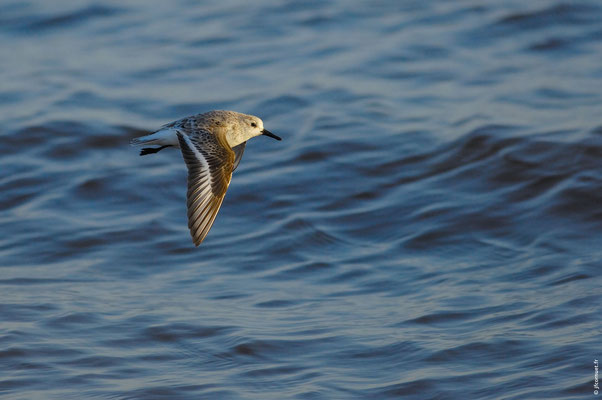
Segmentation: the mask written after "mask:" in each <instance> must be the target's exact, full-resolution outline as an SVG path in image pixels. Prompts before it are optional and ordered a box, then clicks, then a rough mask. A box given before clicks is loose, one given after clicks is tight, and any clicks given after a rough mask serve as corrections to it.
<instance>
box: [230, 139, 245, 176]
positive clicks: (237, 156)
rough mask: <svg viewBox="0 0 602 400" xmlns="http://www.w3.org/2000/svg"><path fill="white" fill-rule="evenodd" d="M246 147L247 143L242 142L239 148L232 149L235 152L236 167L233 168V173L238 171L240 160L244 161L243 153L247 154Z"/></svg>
mask: <svg viewBox="0 0 602 400" xmlns="http://www.w3.org/2000/svg"><path fill="white" fill-rule="evenodd" d="M246 145H247V142H242V143H241V144H239V145H238V146H234V147H232V151H233V152H234V167H233V168H232V171H236V167H238V164H240V160H241V159H242V153H244V152H245V146H246Z"/></svg>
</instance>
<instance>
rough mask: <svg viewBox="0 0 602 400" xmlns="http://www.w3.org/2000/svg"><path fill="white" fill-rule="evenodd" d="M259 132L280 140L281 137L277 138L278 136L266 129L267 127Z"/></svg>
mask: <svg viewBox="0 0 602 400" xmlns="http://www.w3.org/2000/svg"><path fill="white" fill-rule="evenodd" d="M261 134H262V135H266V136H269V137H271V138H274V139H276V140H282V139H281V138H279V137H278V136H276V135H274V134H273V133H272V132H270V131H268V130H267V129H264V130H262V131H261Z"/></svg>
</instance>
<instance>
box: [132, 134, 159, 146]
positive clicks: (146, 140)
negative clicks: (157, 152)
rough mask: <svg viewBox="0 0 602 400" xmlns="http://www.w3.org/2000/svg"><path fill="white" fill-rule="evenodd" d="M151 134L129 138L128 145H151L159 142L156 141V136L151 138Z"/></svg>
mask: <svg viewBox="0 0 602 400" xmlns="http://www.w3.org/2000/svg"><path fill="white" fill-rule="evenodd" d="M152 136H153V135H147V136H140V137H137V138H133V139H132V140H130V146H140V145H143V144H145V145H153V144H160V143H158V140H157V138H153V137H152Z"/></svg>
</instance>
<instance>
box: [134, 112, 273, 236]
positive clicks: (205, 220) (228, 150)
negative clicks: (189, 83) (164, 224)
mask: <svg viewBox="0 0 602 400" xmlns="http://www.w3.org/2000/svg"><path fill="white" fill-rule="evenodd" d="M259 135H265V136H269V137H271V138H274V139H276V140H282V139H281V138H279V137H278V136H276V135H274V134H273V133H272V132H270V131H268V130H267V129H265V128H264V127H263V121H262V120H261V119H260V118H258V117H255V116H253V115H246V114H241V113H238V112H235V111H209V112H207V113H204V114H197V115H194V116H191V117H187V118H182V119H180V120H177V121H174V122H170V123H169V124H166V125H163V126H162V127H161V129H159V130H158V131H156V132H154V133H152V134H150V135H146V136H141V137H138V138H135V139H132V140H131V142H130V144H132V145H157V146H159V147H145V148H143V149H142V150H141V151H140V155H141V156H145V155H148V154H153V153H157V152H159V151H161V150H163V149H165V148H167V147H172V146H173V147H176V148H179V149H180V150H181V151H182V156H183V157H184V162H185V163H186V166H187V167H188V193H187V196H186V197H187V207H188V228H189V229H190V235H191V236H192V241H193V243H194V244H195V246H198V245H200V244H201V243H202V242H203V240H204V239H205V237H206V236H207V234H208V233H209V229H211V226H212V225H213V221H214V220H215V217H216V216H217V212H218V211H219V208H220V206H221V205H222V202H223V200H224V196H225V195H226V191H227V190H228V186H229V185H230V180H231V179H232V172H234V170H235V169H236V167H238V164H239V163H240V159H241V158H242V154H243V152H244V151H245V145H246V144H247V140H249V139H251V138H253V137H255V136H259Z"/></svg>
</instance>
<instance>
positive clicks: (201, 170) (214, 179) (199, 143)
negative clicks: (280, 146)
mask: <svg viewBox="0 0 602 400" xmlns="http://www.w3.org/2000/svg"><path fill="white" fill-rule="evenodd" d="M176 133H177V135H178V141H179V142H180V149H181V150H182V156H183V157H184V161H185V162H186V166H187V167H188V194H187V206H188V228H190V235H191V236H192V241H193V242H194V244H195V246H198V245H199V244H201V242H202V241H203V239H205V236H207V233H209V229H211V225H213V221H214V220H215V217H216V216H217V212H218V211H219V208H220V206H221V205H222V201H223V200H224V196H225V195H226V190H228V185H229V184H230V179H231V178H232V171H233V170H234V158H235V155H234V152H233V151H232V150H230V148H229V146H228V145H227V144H226V143H221V142H220V140H219V139H218V138H217V137H216V136H214V135H213V134H211V133H210V132H207V131H205V130H197V131H195V132H194V133H192V134H190V135H186V134H185V133H182V132H180V131H177V132H176ZM241 155H242V154H241Z"/></svg>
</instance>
